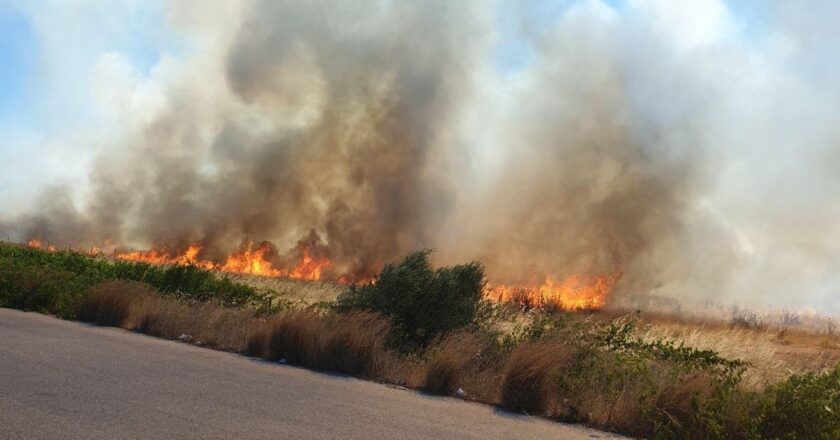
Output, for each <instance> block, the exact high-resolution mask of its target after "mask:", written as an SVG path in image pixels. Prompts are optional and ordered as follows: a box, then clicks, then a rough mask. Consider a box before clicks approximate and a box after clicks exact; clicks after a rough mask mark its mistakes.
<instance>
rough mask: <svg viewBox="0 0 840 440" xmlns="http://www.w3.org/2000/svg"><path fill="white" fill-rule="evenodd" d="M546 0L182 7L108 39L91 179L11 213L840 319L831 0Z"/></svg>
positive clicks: (366, 263) (363, 268) (216, 251)
mask: <svg viewBox="0 0 840 440" xmlns="http://www.w3.org/2000/svg"><path fill="white" fill-rule="evenodd" d="M543 3H544V2H506V1H495V2H486V1H459V2H452V1H443V0H440V1H422V2H421V1H400V2H390V1H381V0H365V1H354V2H335V1H321V0H316V1H307V2H300V1H269V0H247V1H239V2H233V1H231V2H219V3H218V5H217V6H216V7H214V8H199V7H196V3H194V2H188V1H175V2H171V3H167V4H166V5H165V6H162V7H161V8H162V10H161V13H162V14H163V16H164V17H165V24H166V27H167V28H168V29H170V30H171V32H174V33H175V34H177V35H178V36H179V38H182V39H183V40H184V41H185V43H184V47H185V48H184V49H183V50H182V52H181V53H171V54H170V53H165V54H163V55H162V56H161V57H160V59H159V60H158V61H157V62H156V63H155V64H154V66H153V67H152V68H151V69H149V71H148V72H147V73H146V72H142V71H138V70H137V69H136V68H135V67H134V66H133V65H132V62H131V60H130V59H129V58H128V57H127V56H126V55H124V54H121V53H119V52H107V53H104V54H102V55H101V56H99V57H98V58H97V59H96V61H95V63H94V65H93V66H92V67H91V72H92V73H91V75H90V83H91V88H92V94H93V96H94V98H95V100H96V103H97V105H98V106H99V107H100V108H101V109H102V113H104V114H105V115H106V117H105V118H106V119H105V120H106V121H107V124H105V125H103V127H107V129H105V128H103V129H102V132H101V133H99V132H98V131H97V130H96V129H91V130H90V131H89V132H88V133H87V134H85V135H84V136H82V138H83V139H85V140H87V141H90V142H89V143H88V145H91V146H90V147H85V146H84V145H79V146H77V147H74V148H79V149H85V148H87V150H86V151H88V153H87V154H86V155H85V157H87V159H86V160H85V161H84V162H83V163H84V165H83V166H81V168H82V169H83V172H82V175H83V176H84V179H83V180H82V181H81V182H78V180H77V181H76V183H74V184H72V185H65V188H61V187H59V186H57V185H55V184H54V183H53V182H50V181H49V179H42V181H39V182H38V183H39V185H38V187H39V189H38V191H39V194H40V195H39V196H38V198H37V199H35V200H34V201H33V203H32V204H31V206H24V207H17V208H16V209H15V210H14V211H18V212H17V213H14V214H9V215H6V216H4V217H2V220H0V230H2V232H4V234H3V235H8V236H10V237H12V238H13V239H15V240H27V239H29V238H32V237H38V238H40V239H41V240H43V241H45V242H48V243H53V244H56V245H58V246H70V245H72V246H79V247H83V246H91V245H97V246H101V245H102V244H103V243H106V242H108V243H114V244H117V245H119V246H130V247H135V248H149V247H156V248H168V249H184V248H186V246H187V245H189V244H191V243H200V244H202V245H203V247H204V249H203V251H202V252H204V253H205V254H206V257H208V258H211V259H222V258H223V257H224V256H225V255H228V254H229V253H231V252H233V251H235V250H236V249H238V248H239V247H240V246H242V245H243V243H246V242H248V241H254V242H261V241H264V240H267V241H270V242H271V243H273V244H274V245H275V246H276V248H277V249H279V252H280V253H282V252H283V251H284V250H286V249H291V248H293V247H294V246H295V244H296V243H297V242H298V240H300V239H302V238H304V237H306V239H307V240H310V241H311V242H312V243H317V245H318V246H322V247H323V249H324V252H328V253H329V254H330V258H331V259H332V260H333V261H334V262H335V267H333V268H332V269H333V270H334V271H335V273H336V274H337V275H342V274H354V275H356V276H367V275H369V274H371V273H373V272H375V271H376V270H378V269H379V268H380V267H381V265H382V264H384V263H386V262H389V261H394V260H396V259H398V258H400V257H401V256H402V255H404V254H405V253H407V252H409V251H411V250H415V249H420V248H434V249H435V250H436V253H435V258H436V260H438V262H439V263H454V262H462V261H464V260H469V259H479V260H481V261H482V262H483V263H484V264H485V265H486V267H487V272H488V275H489V277H490V279H491V281H497V282H505V283H532V282H535V281H539V280H541V279H544V278H545V277H546V276H549V275H550V276H556V277H565V276H568V275H571V274H573V273H580V272H583V273H593V274H607V273H613V272H616V271H620V272H621V273H622V274H623V277H622V279H621V281H620V284H619V285H618V286H617V291H618V292H619V293H626V292H641V293H652V294H659V295H668V296H676V297H690V298H694V299H715V300H725V301H732V300H738V301H747V302H755V303H759V304H765V305H771V306H776V305H780V306H790V307H816V308H822V309H823V310H824V311H830V312H832V313H840V299H838V289H840V276H838V275H836V274H835V273H836V272H837V271H836V270H834V269H835V268H836V266H837V264H838V263H840V228H838V226H837V225H838V224H840V223H838V222H837V219H838V218H840V204H838V200H840V185H838V179H837V177H838V174H837V171H836V170H837V169H838V168H837V166H839V165H840V154H838V153H840V151H839V150H838V148H839V147H840V145H838V141H840V136H838V135H840V133H838V129H837V127H840V124H838V122H840V121H838V113H837V110H836V108H835V107H836V106H835V103H836V102H837V101H836V98H838V95H840V93H838V92H840V80H838V78H840V76H838V75H837V74H838V73H840V62H838V61H837V60H836V57H835V56H833V55H834V54H836V53H837V52H836V50H837V49H838V48H837V47H836V46H837V44H838V43H836V41H840V39H838V38H836V37H837V35H836V33H837V31H836V30H835V29H834V27H833V26H832V23H827V22H825V17H828V16H831V12H832V11H833V12H835V13H836V12H840V10H838V7H836V6H834V5H833V3H831V2H823V3H819V2H818V3H815V4H814V5H813V6H811V7H810V9H808V10H802V9H797V8H795V7H794V5H793V4H792V3H789V2H777V3H773V4H772V6H770V7H766V8H764V9H762V11H764V13H765V15H760V16H754V17H752V18H751V21H746V22H745V21H744V20H745V19H744V18H743V17H740V16H738V15H737V14H735V11H733V10H732V6H731V5H728V4H726V3H722V2H720V1H716V0H706V1H703V0H694V1H688V2H680V6H677V4H676V2H670V1H664V0H662V1H659V0H656V1H653V0H652V1H642V0H631V1H627V2H621V4H620V5H611V4H610V3H607V2H602V1H598V0H588V1H586V0H582V1H573V2H567V3H564V5H563V7H562V8H561V7H554V8H549V9H550V11H549V12H546V11H545V10H544V7H543V6H541V5H543ZM19 7H20V8H22V9H24V10H26V6H19ZM55 7H56V8H60V6H55ZM100 7H104V6H101V5H100ZM29 9H30V10H29V12H28V13H29V14H32V15H37V14H39V13H41V12H37V11H32V10H31V9H32V8H31V7H30V8H29ZM44 14H46V12H44ZM834 16H835V17H836V16H837V15H836V14H835V15H834ZM739 17H740V18H739ZM756 23H761V26H758V25H757V24H756ZM509 41H515V42H516V45H517V47H520V49H518V50H517V51H516V53H517V54H518V56H519V57H520V58H519V59H517V60H515V61H510V60H504V59H500V58H499V55H498V54H499V52H500V50H502V49H505V47H507V46H506V45H509V44H510V43H509ZM500 47H501V49H500ZM505 50H507V49H505ZM78 137H79V136H78V135H76V134H74V136H72V137H68V139H76V138H78ZM3 154H6V153H3ZM55 182H60V180H55ZM11 211H13V210H12V209H10V212H11ZM312 231H314V235H312Z"/></svg>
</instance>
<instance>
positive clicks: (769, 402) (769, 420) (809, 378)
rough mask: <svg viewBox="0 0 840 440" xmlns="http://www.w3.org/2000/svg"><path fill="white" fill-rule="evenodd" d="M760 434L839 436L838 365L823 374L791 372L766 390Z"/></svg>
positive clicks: (822, 439) (790, 438)
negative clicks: (784, 378)
mask: <svg viewBox="0 0 840 440" xmlns="http://www.w3.org/2000/svg"><path fill="white" fill-rule="evenodd" d="M761 419H762V420H761V428H760V429H761V437H762V438H768V439H783V440H795V439H814V440H829V439H838V438H840V365H837V366H836V367H835V368H834V370H832V371H829V372H827V373H824V374H814V373H807V374H801V375H800V374H794V375H792V376H790V377H789V378H788V379H787V380H785V381H784V382H782V383H780V384H778V385H776V386H774V387H772V388H770V389H769V390H768V391H767V392H766V398H765V403H764V406H763V409H762V415H761Z"/></svg>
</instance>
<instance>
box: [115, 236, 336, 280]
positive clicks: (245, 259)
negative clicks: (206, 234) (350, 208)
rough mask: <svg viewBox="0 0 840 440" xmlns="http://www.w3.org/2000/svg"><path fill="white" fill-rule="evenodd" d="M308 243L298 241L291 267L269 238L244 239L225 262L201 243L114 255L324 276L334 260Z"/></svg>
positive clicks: (252, 271)
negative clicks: (206, 251) (209, 257)
mask: <svg viewBox="0 0 840 440" xmlns="http://www.w3.org/2000/svg"><path fill="white" fill-rule="evenodd" d="M307 244H308V243H307V242H303V241H301V242H300V243H298V247H297V248H296V249H295V254H296V257H297V258H295V259H294V260H296V263H294V264H292V263H290V264H289V265H288V266H289V267H288V268H286V267H282V266H280V265H279V263H278V262H279V261H281V259H280V258H278V256H277V252H276V250H275V249H274V247H273V246H272V245H271V243H269V242H267V241H264V242H260V243H254V242H251V241H248V242H245V243H244V244H243V245H242V246H241V247H240V249H239V250H238V251H236V252H234V253H232V254H230V255H229V256H228V257H227V258H225V260H224V262H218V263H217V262H213V261H210V260H207V259H203V258H201V257H199V254H200V253H201V250H202V247H201V246H200V245H198V244H193V245H190V246H188V247H187V249H186V250H185V251H184V252H181V253H173V252H170V251H168V250H166V249H163V250H156V249H152V250H149V251H132V252H121V253H119V252H118V253H116V254H115V257H116V258H119V259H121V260H129V261H143V262H146V263H151V264H166V265H177V264H191V265H194V266H198V267H201V268H204V269H209V270H219V271H222V272H233V273H243V274H251V275H261V276H268V277H287V278H292V279H300V280H309V281H318V280H320V279H321V277H322V276H323V273H324V270H325V269H327V268H329V267H331V266H332V262H331V261H330V259H329V258H328V257H327V256H326V255H316V254H315V252H314V251H313V250H312V249H311V248H310V247H308V246H307Z"/></svg>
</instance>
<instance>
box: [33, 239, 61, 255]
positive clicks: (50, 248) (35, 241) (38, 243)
mask: <svg viewBox="0 0 840 440" xmlns="http://www.w3.org/2000/svg"><path fill="white" fill-rule="evenodd" d="M26 245H27V246H29V247H31V248H35V249H46V250H48V251H50V252H55V250H56V247H55V246H54V245H49V246H44V243H43V242H42V241H41V240H39V239H37V238H32V239H30V240H29V241H27V242H26Z"/></svg>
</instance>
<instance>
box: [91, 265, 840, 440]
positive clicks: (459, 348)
mask: <svg viewBox="0 0 840 440" xmlns="http://www.w3.org/2000/svg"><path fill="white" fill-rule="evenodd" d="M79 316H80V317H84V318H85V319H86V320H89V321H91V322H95V323H98V324H100V325H114V326H120V327H123V328H126V329H134V330H138V331H141V332H144V333H148V334H151V335H156V336H162V337H166V338H178V337H179V336H180V335H182V334H186V335H189V336H190V338H185V339H189V340H190V341H191V342H193V343H201V344H202V345H207V346H210V347H213V348H218V349H224V350H229V351H234V352H239V353H245V354H249V355H252V356H257V357H262V358H266V359H270V360H275V361H276V360H281V359H284V360H285V361H286V362H289V363H292V364H297V365H301V366H305V367H309V368H313V369H317V370H322V371H334V372H340V373H345V374H349V375H353V376H357V377H363V378H367V379H373V380H377V381H382V382H388V383H395V384H398V385H403V386H407V387H409V388H414V389H423V390H425V391H428V392H431V393H435V394H442V395H454V394H456V391H457V390H458V389H459V388H461V389H463V390H465V392H466V395H465V396H464V395H462V397H465V398H468V399H471V400H476V401H479V402H485V403H490V404H501V405H503V406H504V407H506V408H509V409H512V410H516V411H523V412H526V413H530V414H537V415H545V416H549V417H553V418H557V419H560V420H567V421H578V422H579V421H583V422H587V423H590V424H593V425H596V426H599V427H601V428H606V429H612V430H616V431H619V432H623V433H627V434H631V435H637V436H652V435H659V434H658V433H657V431H655V430H656V429H658V428H656V427H655V426H654V425H652V424H651V422H650V419H648V417H649V415H650V414H655V415H656V417H657V418H658V419H657V420H659V422H657V423H664V424H665V425H668V426H676V427H687V428H685V430H682V431H679V432H680V433H682V434H685V435H687V437H685V438H705V437H704V436H705V435H706V433H707V431H705V430H704V428H703V427H702V426H700V425H696V421H695V420H694V419H695V418H696V417H697V414H698V412H697V411H698V409H697V406H696V403H697V402H698V401H701V402H703V401H711V400H713V398H712V396H711V393H712V389H713V385H712V377H711V376H710V374H712V373H710V372H708V371H707V370H692V369H689V370H674V369H673V368H671V367H669V366H668V365H669V364H666V363H660V362H658V361H653V360H650V359H648V360H643V361H641V362H639V359H638V358H634V357H633V355H632V354H631V355H625V354H622V352H620V351H619V352H611V351H609V350H603V349H599V348H593V347H592V346H590V345H588V343H587V342H582V341H588V340H587V339H576V338H575V337H572V334H571V333H570V334H569V335H566V334H565V333H562V332H561V333H558V334H552V335H551V336H549V337H543V338H542V339H539V340H535V341H530V342H529V341H527V340H526V341H525V342H518V343H516V344H514V345H513V346H511V347H512V351H510V349H503V348H501V349H500V346H498V345H496V344H495V343H494V342H493V341H492V340H488V334H487V333H483V332H470V331H459V332H456V333H452V334H450V335H448V336H447V337H444V338H442V339H440V340H438V341H436V342H434V343H433V344H432V345H431V346H429V347H427V349H426V350H425V351H421V352H414V353H412V354H407V355H406V354H398V353H397V352H395V351H391V350H390V349H389V348H388V346H387V344H386V337H387V335H388V334H389V332H390V330H391V327H390V325H389V322H388V321H387V320H386V319H384V318H383V317H381V316H379V315H376V314H372V313H368V312H352V313H347V314H335V313H332V312H328V311H317V310H315V309H311V308H304V309H298V310H289V311H284V312H281V313H277V314H274V315H271V316H264V317H259V316H256V315H255V313H254V311H253V310H250V309H244V308H226V307H221V306H218V305H214V304H206V303H184V302H181V301H178V300H175V299H174V298H171V297H166V296H161V295H158V294H156V293H154V292H152V291H151V290H149V288H148V287H147V286H145V285H143V284H139V283H131V282H119V281H109V282H106V283H103V284H101V285H99V286H97V287H96V288H95V289H94V290H93V293H92V294H91V295H90V297H89V299H88V301H87V302H86V303H85V305H84V307H83V308H82V309H81V310H80V313H79ZM535 318H536V316H535V315H533V314H526V313H516V312H513V311H510V310H508V311H507V312H506V313H505V314H504V316H503V318H502V319H500V320H499V322H496V323H494V324H493V326H492V327H493V328H495V329H497V330H498V329H504V328H506V327H505V325H509V324H510V323H511V322H516V323H522V322H526V323H527V322H529V321H532V320H534V319H535ZM604 318H605V317H604V316H603V314H592V313H587V314H578V315H575V316H573V317H572V321H573V322H575V321H576V322H577V323H578V324H583V325H584V328H596V327H597V325H595V324H594V322H597V320H599V319H604ZM497 319H499V318H497ZM643 323H644V324H645V325H643V326H641V327H639V329H638V330H637V332H638V334H637V336H640V337H642V339H643V340H648V341H662V340H676V341H682V342H684V343H685V344H686V345H687V346H690V347H695V348H699V349H710V350H714V351H717V352H720V353H721V354H723V355H724V356H726V357H730V358H739V359H745V360H747V361H749V362H751V363H752V366H751V367H750V368H749V369H748V370H747V376H746V377H747V381H746V384H747V387H748V388H749V389H753V390H762V389H765V388H766V387H767V386H768V385H770V384H774V383H778V382H779V381H782V380H783V379H785V378H786V377H787V376H788V375H789V374H790V371H821V370H823V369H827V368H829V367H832V366H834V365H836V364H837V362H838V361H840V349H838V346H840V345H838V343H837V342H838V341H837V339H836V337H834V336H830V335H827V334H822V335H815V334H812V333H807V332H805V331H802V330H798V329H790V328H787V327H785V328H783V329H778V328H777V329H770V328H755V327H753V328H749V329H747V328H742V327H736V326H731V325H727V324H726V323H724V322H716V321H715V322H702V321H694V322H691V323H685V322H680V321H679V320H676V319H673V318H667V317H666V318H663V317H662V316H656V317H655V318H650V317H647V318H646V317H644V315H643ZM592 326H594V327H592ZM512 327H513V328H511V329H510V331H511V332H514V331H516V330H515V328H516V327H517V326H516V325H513V326H512ZM569 328H577V327H575V325H571V327H569ZM564 331H565V330H564ZM569 331H571V330H569ZM590 342H591V341H590ZM809 353H810V354H814V353H816V354H817V355H816V356H811V357H809V356H808V354H809ZM788 355H790V356H788ZM746 396H749V394H747V393H745V394H743V395H739V397H738V398H745V399H746V398H747V397H746ZM743 403H744V405H742V406H743V408H744V410H743V414H739V413H738V411H739V410H738V408H739V407H737V405H736V406H735V407H733V408H734V409H731V410H727V411H729V412H732V414H731V416H728V418H727V419H726V420H725V423H727V426H725V427H724V428H725V429H726V430H727V432H730V430H731V432H737V431H738V429H740V428H741V427H743V426H746V423H742V422H741V421H740V420H742V419H740V418H748V417H750V413H749V411H750V409H749V408H754V402H748V401H745V402H743ZM750 405H753V406H750ZM651 411H653V412H651ZM698 426H700V427H699V428H698ZM669 429H670V428H669ZM679 429H683V428H679ZM695 431H696V432H695ZM675 432H677V431H675ZM742 434H743V433H742ZM738 435H739V436H740V437H741V438H743V437H746V435H745V434H744V435H741V434H738ZM665 437H668V435H665ZM668 438H673V437H668Z"/></svg>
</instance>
